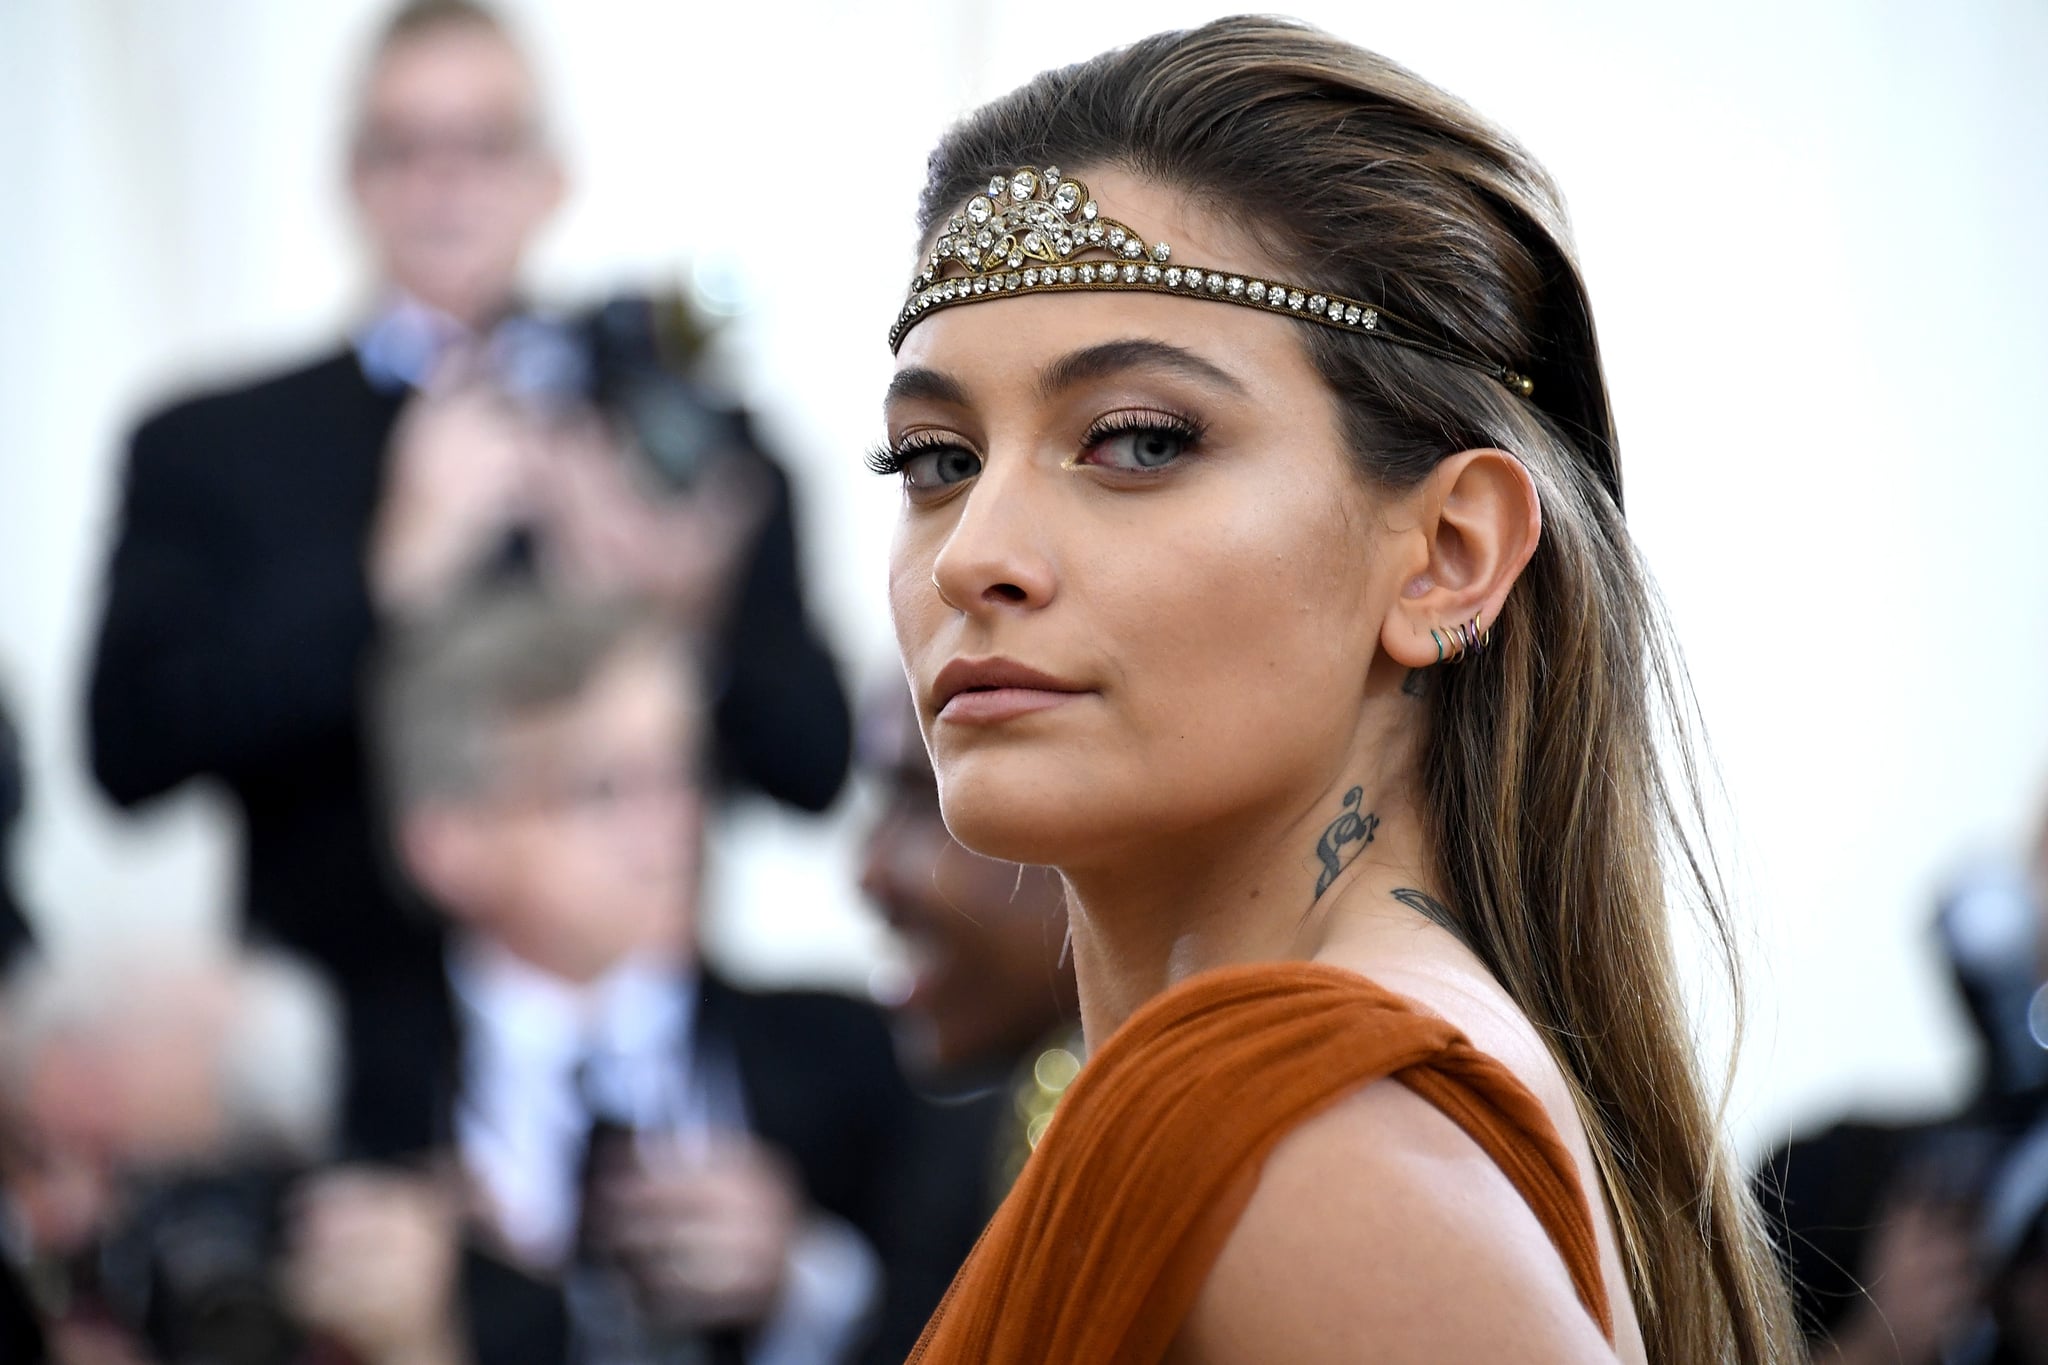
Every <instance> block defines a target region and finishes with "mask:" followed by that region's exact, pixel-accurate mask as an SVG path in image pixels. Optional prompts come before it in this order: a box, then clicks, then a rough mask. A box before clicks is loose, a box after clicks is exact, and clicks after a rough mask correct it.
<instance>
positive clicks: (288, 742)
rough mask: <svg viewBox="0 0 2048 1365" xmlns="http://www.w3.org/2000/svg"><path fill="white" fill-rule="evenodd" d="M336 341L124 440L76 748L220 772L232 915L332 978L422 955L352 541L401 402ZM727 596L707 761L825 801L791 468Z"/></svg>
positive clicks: (830, 721)
mask: <svg viewBox="0 0 2048 1365" xmlns="http://www.w3.org/2000/svg"><path fill="white" fill-rule="evenodd" d="M404 397H405V396H404V395H403V394H400V393H386V392H380V391H378V390H377V389H374V388H372V387H371V385H370V384H369V383H368V381H367V380H365V379H364V377H363V373H362V370H361V368H360V367H359V365H358V364H357V362H356V358H355V355H354V353H353V352H348V351H344V352H341V353H339V354H336V355H332V356H329V357H327V358H326V359H324V360H321V361H318V362H316V363H314V364H312V365H308V366H306V367H304V368H302V369H297V370H293V371H291V372H289V373H286V374H282V375H279V376H277V377H275V378H271V379H267V380H264V381H262V382H259V383H256V384H252V385H248V386H246V387H242V388H237V389H232V390H229V391H226V392H222V393H217V394H213V395H211V396H208V397H203V398H199V399H196V400H194V401H190V402H184V403H180V404H177V405H175V406H173V407H170V408H168V409H166V410H164V411H162V412H160V413H158V414H156V415H155V416H153V417H150V418H149V419H148V420H146V421H145V422H143V423H142V424H141V426H140V428H139V429H138V430H137V431H136V433H135V437H134V441H133V446H132V450H131V452H130V456H129V463H128V475H127V485H126V491H125V495H124V497H123V501H122V509H121V524H120V529H119V537H118V540H117V541H116V543H115V547H114V552H113V558H112V564H111V568H110V571H109V574H108V583H107V597H106V609H105V616H104V619H103V621H102V625H101V629H100V635H99V643H98V650H97V656H96V659H95V662H94V666H93V671H92V684H91V701H90V730H91V736H92V760H93V770H94V772H95V774H96V775H97V776H98V778H99V781H100V784H101V785H102V786H103V787H104V788H105V789H106V791H107V793H108V794H109V795H110V796H112V797H113V798H114V800H116V801H117V802H119V803H121V804H122V805H133V804H136V803H138V802H141V801H144V800H146V799H148V798H150V797H152V796H155V795H157V794H158V793H160V792H163V791H166V790H168V789H170V788H172V787H175V786H177V785H179V784H180V783H182V782H184V781H185V780H187V779H188V778H192V777H196V776H208V777H213V778H217V779H219V780H220V781H221V782H222V783H224V784H225V785H226V787H227V789H228V791H229V792H230V793H231V794H232V796H233V798H234V800H235V802H236V804H237V805H238V806H239V807H240V809H241V812H242V815H243V817H244V820H245V823H246V839H245V842H244V846H243V864H242V874H243V876H242V909H243V912H244V919H245V922H246V923H247V924H249V925H252V926H255V927H257V928H259V929H260V930H262V931H264V932H265V933H267V934H268V935H270V936H273V937H275V938H276V939H278V940H280V941H282V942H283V943H285V944H286V945H288V946H291V947H294V948H297V949H299V950H301V951H303V952H305V953H306V954H308V955H309V956H311V957H312V958H314V959H315V960H317V961H318V962H320V963H322V964H324V965H325V966H327V967H328V968H330V969H331V970H332V971H334V972H335V973H336V975H337V976H338V977H339V978H340V979H341V982H342V984H343V988H344V992H345V993H346V994H347V995H349V997H350V998H351V1001H352V1002H353V1001H354V999H355V998H356V997H357V995H358V994H359V989H360V988H362V987H364V986H365V985H366V984H369V983H375V982H378V981H380V980H384V979H387V978H388V977H390V976H391V975H392V974H393V973H407V974H412V975H414V976H420V975H424V974H426V973H428V972H431V970H433V967H432V962H433V959H432V952H431V948H432V940H433V937H434V934H433V931H432V930H431V928H430V927H429V918H428V917H425V916H422V915H419V914H416V913H414V912H412V911H411V910H409V908H408V907H407V906H406V905H405V904H404V898H403V897H402V896H401V895H400V894H398V893H397V892H396V891H395V889H394V887H395V882H396V879H395V877H394V876H393V875H391V874H390V872H389V871H388V868H387V862H388V860H387V859H386V858H385V857H384V855H383V853H382V849H381V844H380V842H379V840H378V838H377V837H376V836H375V835H374V833H373V830H374V829H375V822H374V821H373V818H372V810H371V792H370V783H369V780H368V776H367V771H366V763H365V749H364V736H363V733H362V731H363V713H362V709H361V704H360V694H359V686H360V682H361V674H362V671H363V664H364V661H365V658H366V657H367V654H368V651H369V649H370V647H371V644H372V641H373V639H374V637H375V634H376V618H375V615H374V613H373V611H372V608H371V603H370V600H369V596H368V590H367V585H366V583H365V581H364V573H363V554H364V549H365V542H366V540H367V537H368V534H369V529H370V525H371V521H372V518H373V516H374V515H375V512H376V508H377V504H378V499H379V495H380V493H381V490H382V486H383V476H384V462H385V447H386V444H387V441H388V438H389V436H390V434H391V429H392V426H393V423H394V422H395V420H396V419H397V417H398V413H399V410H400V408H401V407H402V405H403V403H404ZM763 464H764V466H765V467H766V469H767V471H768V475H769V479H770V483H771V485H772V505H771V510H770V513H769V516H768V518H767V521H766V523H765V525H764V528H763V530H762V532H761V535H760V538H759V541H758V542H757V545H756V547H755V550H754V553H753V557H752V560H751V562H750V563H749V565H748V567H747V569H746V572H745V575H744V578H743V581H742V586H741V588H740V596H739V600H738V602H737V603H736V606H735V609H734V610H733V611H732V612H731V614H730V618H729V619H730V627H729V630H728V638H727V639H726V640H725V642H724V646H725V647H724V650H723V651H722V652H723V655H724V662H725V676H724V680H723V681H724V686H723V690H722V692H721V694H720V696H719V698H718V702H717V733H718V739H719V746H720V750H721V753H722V756H723V758H724V760H725V763H726V766H727V768H728V770H730V771H732V772H734V773H735V774H737V775H739V776H741V777H744V778H745V779H748V780H750V781H752V782H753V783H755V784H756V785H758V786H759V787H760V788H761V789H763V790H764V791H766V792H767V793H769V794H770V795H772V796H775V797H777V798H779V799H782V800H784V801H788V802H791V803H793V804H795V805H798V806H801V807H805V808H807V809H812V810H819V809H823V808H824V807H825V806H826V805H827V804H829V803H830V801H831V800H832V798H833V796H834V795H835V794H836V793H837V791H838V789H839V786H840V783H841V781H842V780H843V778H844V775H845V770H846V763H847V757H848V750H849V747H850V742H849V724H848V720H847V707H846V700H845V695H844V692H843V689H842V688H841V686H840V682H839V677H838V674H837V671H836V669H835V668H834V666H833V663H832V661H831V658H830V656H829V655H828V654H827V653H826V651H825V649H824V648H823V646H822V645H821V644H820V642H819V641H818V639H817V637H816V636H815V635H814V634H813V633H812V631H811V629H810V627H809V625H808V623H807V621H806V618H805V613H804V608H803V599H802V594H801V591H800V585H799V579H798V570H797V555H796V534H795V528H794V525H793V522H792V519H791V512H790V505H789V496H788V484H787V480H786V479H785V478H783V476H782V475H781V474H780V472H779V471H778V470H776V469H775V467H774V466H773V465H772V464H770V463H768V462H767V461H766V458H765V457H763Z"/></svg>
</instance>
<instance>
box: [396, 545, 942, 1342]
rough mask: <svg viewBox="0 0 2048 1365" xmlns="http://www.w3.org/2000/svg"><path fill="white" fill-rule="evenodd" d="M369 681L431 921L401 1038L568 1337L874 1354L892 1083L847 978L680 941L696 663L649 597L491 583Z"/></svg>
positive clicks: (691, 936) (485, 1207) (699, 732)
mask: <svg viewBox="0 0 2048 1365" xmlns="http://www.w3.org/2000/svg"><path fill="white" fill-rule="evenodd" d="M380 682H381V686H380V689H379V698H380V705H379V708H378V711H377V721H378V734H379V740H380V752H381V753H382V754H383V755H384V756H385V775H386V778H387V780H388V783H389V788H390V806H391V810H392V818H393V822H394V841H395V843H396V844H397V846H398V848H399V849H400V852H401V856H402V857H403V859H404V861H405V864H406V866H407V868H408V870H409V871H410V872H411V874H412V877H413V879H414V880H415V881H416V882H417V884H418V885H419V886H420V887H421V888H422V889H423V890H424V891H425V892H426V894H427V895H428V897H429V898H430V899H431V900H432V902H433V904H434V905H435V907H436V908H437V909H438V910H439V911H440V912H441V913H443V914H444V915H445V916H446V917H447V919H448V922H449V924H450V926H451V930H452V932H451V941H450V948H449V952H448V957H447V970H446V982H445V990H446V998H447V1001H448V1005H449V1013H448V1015H447V1017H446V1018H445V1020H443V1021H442V1022H441V1024H440V1027H441V1029H442V1030H444V1032H445V1035H446V1036H445V1037H435V1036H433V1035H431V1034H430V1033H427V1032H425V1031H423V1030H422V1029H421V1028H419V1027H414V1026H410V1025H408V1026H406V1027H404V1028H402V1029H401V1030H400V1037H401V1041H402V1043H403V1045H404V1047H405V1048H406V1049H408V1050H409V1052H410V1056H411V1058H412V1060H413V1062H414V1064H415V1065H418V1064H421V1063H422V1061H423V1060H426V1061H428V1064H431V1059H441V1058H445V1059H446V1062H445V1065H446V1067H447V1071H446V1077H445V1084H444V1085H443V1086H442V1087H441V1089H442V1090H443V1091H444V1093H445V1094H446V1095H447V1099H448V1105H447V1109H448V1112H447V1114H446V1117H445V1122H446V1125H447V1127H448V1129H449V1131H450V1134H451V1139H452V1145H453V1148H454V1150H455V1151H456V1153H457V1154H458V1155H459V1158H460V1161H461V1164H462V1167H463V1169H464V1171H465V1172H466V1173H467V1175H468V1177H469V1178H470V1180H471V1181H472V1182H473V1185H474V1188H475V1191H476V1195H477V1208H476V1217H477V1220H478V1222H479V1224H480V1226H481V1228H482V1229H483V1232H484V1235H485V1236H486V1237H488V1238H489V1239H490V1240H491V1241H492V1242H493V1243H494V1244H495V1245H497V1246H499V1247H500V1248H502V1249H503V1250H504V1252H505V1253H506V1254H507V1255H508V1256H510V1257H511V1258H513V1259H514V1260H516V1261H517V1262H518V1263H519V1264H520V1265H522V1266H523V1267H525V1268H526V1269H527V1270H528V1271H529V1272H531V1273H533V1274H535V1275H537V1276H543V1277H547V1278H550V1279H553V1280H555V1281H557V1282H558V1283H559V1284H560V1286H561V1288H562V1292H563V1294H564V1296H565V1298H566V1301H567V1307H568V1312H569V1315H570V1326H571V1337H572V1351H573V1358H574V1359H576V1360H578V1361H582V1362H592V1363H593V1365H595V1363H597V1362H605V1363H612V1362H616V1363H618V1365H625V1362H636V1361H650V1362H669V1361H708V1362H717V1363H718V1365H738V1363H739V1362H747V1363H748V1365H831V1363H833V1362H840V1361H851V1360H856V1359H869V1358H871V1357H868V1356H866V1355H864V1354H863V1351H864V1349H865V1343H866V1341H867V1339H868V1336H869V1333H870V1329H871V1324H872V1322H873V1318H874V1315H875V1313H876V1311H877V1309H878V1308H879V1309H880V1310H881V1311H883V1312H884V1313H887V1312H888V1311H890V1308H891V1306H892V1305H893V1302H894V1300H893V1299H892V1298H891V1297H890V1293H891V1288H892V1286H891V1285H890V1283H889V1282H888V1280H887V1278H886V1271H888V1270H889V1269H892V1268H893V1267H890V1266H888V1265H887V1264H886V1262H885V1260H884V1258H885V1256H886V1254H887V1250H888V1246H887V1240H886V1239H885V1238H884V1237H882V1236H881V1235H879V1233H878V1229H879V1228H880V1227H881V1226H882V1225H883V1213H884V1210H885V1201H886V1198H887V1194H888V1191H889V1189H890V1181H891V1176H892V1172H893V1168H894V1163H895V1161H896V1160H897V1159H898V1155H899V1145H898V1144H899V1135H900V1129H901V1124H902V1119H903V1112H904V1109H905V1106H906V1104H907V1102H908V1094H907V1092H906V1091H905V1089H904V1087H903V1084H902V1081H901V1079H900V1077H899V1075H898V1073H897V1071H896V1069H895V1066H894V1064H893V1060H892V1058H891V1055H890V1049H889V1043H888V1037H887V1033H886V1031H885V1029H884V1026H883V1023H882V1021H881V1019H880V1018H879V1017H878V1016H877V1015H876V1014H875V1012H874V1011H873V1010H872V1009H871V1008H870V1007H868V1006H866V1005H864V1004H862V1003H860V1002H856V1001H852V1000H847V999H843V998H840V997H836V996H829V995H822V994H810V993H796V992H781V993H772V994H769V993H759V992H751V991H744V990H740V989H738V988H736V987H733V986H731V985H729V984H727V983H725V982H724V981H722V980H720V979H719V978H718V976H717V975H716V974H715V973H713V972H712V971H711V970H709V968H708V967H707V966H706V965H705V964H704V963H702V962H701V961H700V960H699V957H698V954H697V950H696V943H697V921H698V915H699V876H700V869H699V862H700V855H701V846H702V840H703V820H704V808H705V801H706V792H705V790H704V787H703V785H702V783H703V775H702V769H701V765H700V763H699V762H698V756H699V755H700V754H701V753H702V748H701V738H702V736H703V731H704V723H705V715H704V709H705V707H704V693H703V687H702V683H701V680H700V677H699V675H698V673H697V671H696V669H695V667H694V665H693V661H692V660H691V659H690V658H689V657H688V655H687V653H686V651H684V650H682V649H679V648H678V647H677V643H676V640H675V633H674V627H673V624H672V622H670V621H669V620H668V619H667V618H666V617H665V616H664V615H663V614H661V613H659V612H653V611H649V610H648V609H646V608H645V607H643V606H639V605H633V604H626V603H597V604H591V603H583V602H579V601H576V600H574V599H569V598H565V597H562V596H559V595H555V594H550V593H548V592H546V591H545V590H543V589H540V588H538V587H537V586H535V585H533V584H530V583H526V584H521V583H517V582H514V583H509V584H498V585H493V586H489V587H487V588H485V589H483V590H481V591H479V592H477V593H475V594H473V595H470V596H467V597H465V598H463V599H461V600H460V601H458V602H456V603H454V604H452V605H451V606H450V607H449V608H447V609H445V610H443V611H440V612H437V613H430V614H426V615H423V616H421V617H420V618H418V619H417V620H416V621H414V622H413V623H411V624H410V625H409V626H408V628H407V629H405V630H404V631H402V632H400V633H398V634H396V635H395V636H394V638H393V640H392V642H391V648H390V650H389V652H388V655H387V657H386V659H385V660H384V666H383V668H382V669H381V670H380ZM396 1080H397V1083H398V1085H399V1086H400V1088H401V1089H403V1088H405V1087H406V1084H407V1078H406V1076H405V1075H404V1074H403V1073H402V1072H400V1073H399V1074H398V1075H397V1077H396Z"/></svg>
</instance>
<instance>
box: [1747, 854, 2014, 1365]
mask: <svg viewBox="0 0 2048 1365" xmlns="http://www.w3.org/2000/svg"><path fill="white" fill-rule="evenodd" d="M1934 930H1935V933H1934V937H1935V940H1936V942H1937V944H1938V946H1939V950H1940V952H1941V955H1942V958H1943V961H1944V963H1945V964H1946V965H1947V967H1948V969H1949V972H1950V976H1951V979H1952V981H1953V982H1954V985H1955V987H1956V991H1957V994H1958V996H1959V997H1960V999H1961V1000H1962V1002H1963V1004H1964V1007H1965V1010H1966V1012H1967V1015H1968V1017H1969V1019H1970V1022H1971V1023H1972V1025H1973V1026H1974V1028H1975V1031H1976V1034H1977V1038H1978V1042H1979V1044H1980V1048H1981V1069H1980V1073H1979V1079H1978V1084H1977V1087H1976V1090H1975V1093H1974V1095H1973V1096H1972V1098H1971V1099H1970V1101H1969V1102H1968V1103H1967V1104H1966V1105H1964V1106H1963V1108H1962V1109H1960V1110H1959V1111H1958V1112H1956V1113H1954V1114H1951V1115H1947V1116H1943V1117H1940V1118H1936V1119H1931V1120H1923V1121H1919V1122H1906V1123H1892V1122H1877V1121H1871V1120H1866V1119H1860V1118H1856V1117H1850V1118H1846V1119H1844V1120H1842V1121H1840V1122H1838V1123H1835V1124H1832V1125H1830V1126H1829V1127H1827V1128H1826V1129H1824V1130H1822V1131H1820V1132H1818V1133H1813V1134H1809V1135H1807V1136H1805V1137H1802V1138H1800V1139H1798V1140H1796V1141H1794V1142H1792V1143H1789V1144H1787V1145H1786V1146H1784V1147H1782V1148H1780V1149H1778V1150H1777V1151H1776V1152H1774V1153H1772V1154H1771V1156H1770V1157H1769V1158H1768V1159H1767V1160H1766V1161H1765V1163H1764V1165H1763V1167H1762V1169H1761V1171H1760V1172H1759V1174H1758V1177H1757V1189H1758V1195H1759V1199H1760V1202H1761V1203H1762V1206H1763V1208H1764V1210H1765V1212H1766V1214H1767V1215H1768V1216H1770V1217H1772V1218H1773V1219H1774V1220H1776V1221H1777V1222H1778V1224H1779V1226H1778V1228H1777V1229H1776V1231H1777V1235H1778V1242H1779V1246H1780V1250H1781V1254H1782V1255H1783V1257H1784V1259H1785V1262H1786V1265H1787V1268H1788V1270H1789V1271H1790V1272H1791V1276H1792V1279H1793V1283H1794V1288H1795V1293H1796V1301H1797V1306H1798V1308H1799V1313H1800V1319H1801V1322H1802V1324H1803V1325H1804V1326H1805V1327H1806V1329H1807V1332H1808V1343H1807V1344H1808V1348H1809V1351H1810V1353H1811V1357H1812V1359H1813V1360H1815V1361H1816V1362H1841V1365H1863V1363H1864V1362H1880V1361H1881V1362H1885V1363H1886V1365H1893V1363H1894V1362H1896V1363H1897V1365H1937V1363H1939V1365H1994V1363H1995V1365H2013V1363H2014V1362H2048V1235H2044V1234H2048V1125H2044V1120H2048V823H2044V825H2043V826H2042V828H2041V831H2040V833H2039V835H2038V836H2037V841H2036V844H2035V847H2034V848H2033V850H2032V852H2031V856H2030V858H2029V860H2028V861H2027V862H2026V863H2025V864H2023V865H2008V864H2004V863H1996V862H1994V863H1987V864H1984V865H1980V866H1978V867H1975V868H1973V869H1971V870H1970V871H1969V872H1968V873H1967V874H1966V875H1964V876H1962V877H1960V878H1959V879H1957V880H1956V881H1955V882H1954V883H1953V884H1951V885H1950V887H1949V888H1948V889H1947V891H1946V892H1945V894H1944V895H1943V897H1942V900H1941V903H1940V905H1939V907H1938V909H1937V913H1936V916H1935V923H1934Z"/></svg>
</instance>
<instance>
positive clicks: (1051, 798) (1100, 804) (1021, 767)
mask: <svg viewBox="0 0 2048 1365" xmlns="http://www.w3.org/2000/svg"><path fill="white" fill-rule="evenodd" d="M1129 810H1130V807H1129V805H1128V803H1124V802H1119V801H1117V800H1116V799H1115V797H1114V795H1113V789H1112V788H1110V787H1109V786H1108V785H1107V784H1105V783H1102V782H1099V781H1095V780H1092V779H1091V777H1090V775H1089V774H1088V773H1087V772H1086V771H1085V770H1084V769H1083V768H1082V767H1081V765H1078V764H1075V763H1073V762H1060V761H1058V760H1056V759H1050V758H1048V759H1045V760H1039V759H1036V758H1031V759H1027V758H1025V757H1023V756H1021V755H1015V754H998V753H976V754H969V755H966V756H964V757H962V758H960V759H958V760H957V761H955V762H950V763H947V764H945V765H944V767H943V770H942V772H941V775H940V777H939V811H940V813H941V814H942V815H944V816H945V819H946V828H947V830H948V831H950V832H951V833H952V835H953V837H954V838H955V839H957V840H959V841H960V843H961V844H963V845H964V846H966V847H967V848H970V849H972V850H973V851H974V852H976V853H979V854H981V855H982V856H983V857H985V858H997V859H1000V860H1002V861H1003V862H1007V863H1026V864H1029V865H1032V866H1044V867H1063V866H1066V865H1068V864H1069V863H1072V862H1074V861H1077V860H1078V859H1080V858H1082V857H1084V856H1086V854H1087V852H1088V851H1089V849H1090V848H1091V847H1092V846H1094V845H1097V844H1099V843H1101V842H1103V839H1104V836H1105V835H1109V836H1112V837H1113V836H1115V835H1116V834H1117V833H1118V832H1119V829H1118V826H1119V825H1120V823H1121V822H1122V821H1124V820H1126V819H1128V818H1129Z"/></svg>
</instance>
